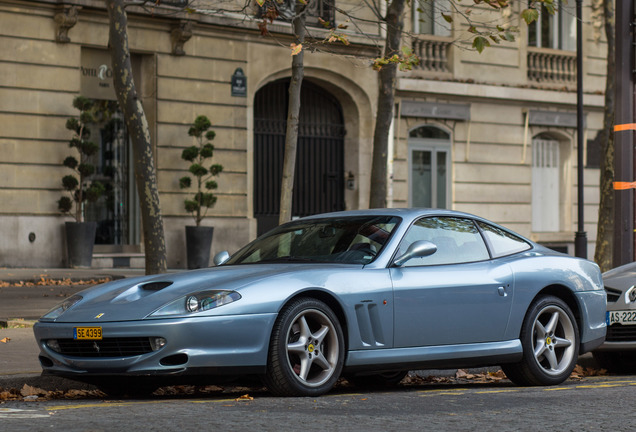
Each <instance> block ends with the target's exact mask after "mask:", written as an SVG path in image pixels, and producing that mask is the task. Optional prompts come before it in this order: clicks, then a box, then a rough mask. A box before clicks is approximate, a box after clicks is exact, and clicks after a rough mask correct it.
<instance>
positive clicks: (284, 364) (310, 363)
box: [265, 298, 345, 396]
mask: <svg viewBox="0 0 636 432" xmlns="http://www.w3.org/2000/svg"><path fill="white" fill-rule="evenodd" d="M344 351H345V348H344V337H343V333H342V329H341V327H340V323H339V321H338V318H337V317H336V315H335V314H334V313H333V311H332V310H331V309H330V308H329V306H327V305H326V304H325V303H323V302H321V301H319V300H315V299H311V298H300V299H297V300H295V301H293V302H292V303H291V304H289V305H288V306H287V307H286V308H285V309H283V311H282V312H281V314H280V316H279V317H278V319H277V320H276V323H275V324H274V329H273V331H272V337H271V340H270V347H269V355H268V360H267V373H266V375H265V384H266V385H267V387H268V389H269V390H270V391H271V392H272V393H274V394H277V395H281V396H318V395H321V394H323V393H326V392H328V391H329V390H330V389H331V388H332V387H333V386H334V384H335V383H336V381H337V380H338V378H339V377H340V372H341V371H342V366H343V364H344V356H345V352H344Z"/></svg>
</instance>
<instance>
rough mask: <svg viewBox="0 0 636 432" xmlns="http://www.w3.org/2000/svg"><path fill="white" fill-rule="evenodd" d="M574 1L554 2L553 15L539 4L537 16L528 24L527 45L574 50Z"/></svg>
mask: <svg viewBox="0 0 636 432" xmlns="http://www.w3.org/2000/svg"><path fill="white" fill-rule="evenodd" d="M575 7H576V6H575V2H573V1H570V2H564V1H558V2H555V9H557V11H556V13H555V14H554V15H551V14H550V13H549V12H548V10H547V9H546V7H545V6H544V5H543V4H541V6H540V9H539V18H538V19H537V20H536V21H535V22H533V23H532V24H530V25H529V26H528V45H530V46H533V47H537V48H552V49H557V50H563V51H576V11H575Z"/></svg>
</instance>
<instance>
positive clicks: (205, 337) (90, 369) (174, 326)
mask: <svg viewBox="0 0 636 432" xmlns="http://www.w3.org/2000/svg"><path fill="white" fill-rule="evenodd" d="M276 316H277V315H276V314H273V313H272V314H253V315H232V316H213V317H196V318H179V319H161V320H142V321H125V322H103V323H99V326H101V327H102V334H103V338H104V339H112V338H146V337H162V338H164V339H165V340H166V344H165V345H164V346H163V347H162V348H160V349H158V350H157V351H152V352H148V353H145V354H141V355H132V356H121V355H120V356H112V357H84V356H82V357H78V356H69V355H65V354H61V353H59V352H56V351H54V350H52V349H51V348H50V347H49V346H48V345H47V341H48V340H50V339H57V340H61V339H73V330H74V328H75V327H81V326H90V327H94V326H95V324H94V323H90V324H89V323H57V322H43V321H40V322H38V323H36V324H35V326H34V328H33V331H34V333H35V338H36V340H37V343H38V346H39V348H40V363H41V364H42V369H43V370H44V372H45V373H48V374H55V375H65V376H78V377H79V376H86V375H110V374H117V375H122V374H125V375H174V374H187V373H205V374H215V373H216V374H223V373H226V372H227V371H228V370H248V371H258V370H262V371H264V370H265V366H266V364H267V352H268V348H269V340H270V334H271V329H272V327H273V325H274V321H275V319H276ZM95 345H96V350H99V341H97V343H96V344H95Z"/></svg>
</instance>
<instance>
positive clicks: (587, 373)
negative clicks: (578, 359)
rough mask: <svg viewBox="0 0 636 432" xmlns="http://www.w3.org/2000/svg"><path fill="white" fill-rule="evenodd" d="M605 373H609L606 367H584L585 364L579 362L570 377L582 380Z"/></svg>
mask: <svg viewBox="0 0 636 432" xmlns="http://www.w3.org/2000/svg"><path fill="white" fill-rule="evenodd" d="M604 375H607V370H606V369H595V368H590V367H586V368H584V367H583V366H581V365H578V364H577V365H576V366H575V367H574V370H573V371H572V373H571V374H570V379H579V380H581V379H583V378H585V377H591V376H604Z"/></svg>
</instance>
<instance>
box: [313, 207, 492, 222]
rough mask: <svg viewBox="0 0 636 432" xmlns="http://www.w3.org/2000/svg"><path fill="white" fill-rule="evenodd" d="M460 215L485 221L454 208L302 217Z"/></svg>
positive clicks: (408, 209) (355, 212) (409, 218)
mask: <svg viewBox="0 0 636 432" xmlns="http://www.w3.org/2000/svg"><path fill="white" fill-rule="evenodd" d="M429 215H436V216H441V215H444V216H462V217H469V218H473V219H479V220H483V221H486V219H483V218H481V217H479V216H475V215H472V214H469V213H463V212H458V211H454V210H446V209H436V208H375V209H367V210H346V211H339V212H333V213H321V214H316V215H312V216H307V217H303V219H319V218H326V217H347V216H398V217H401V218H403V219H405V220H412V219H416V218H419V217H422V216H429Z"/></svg>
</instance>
